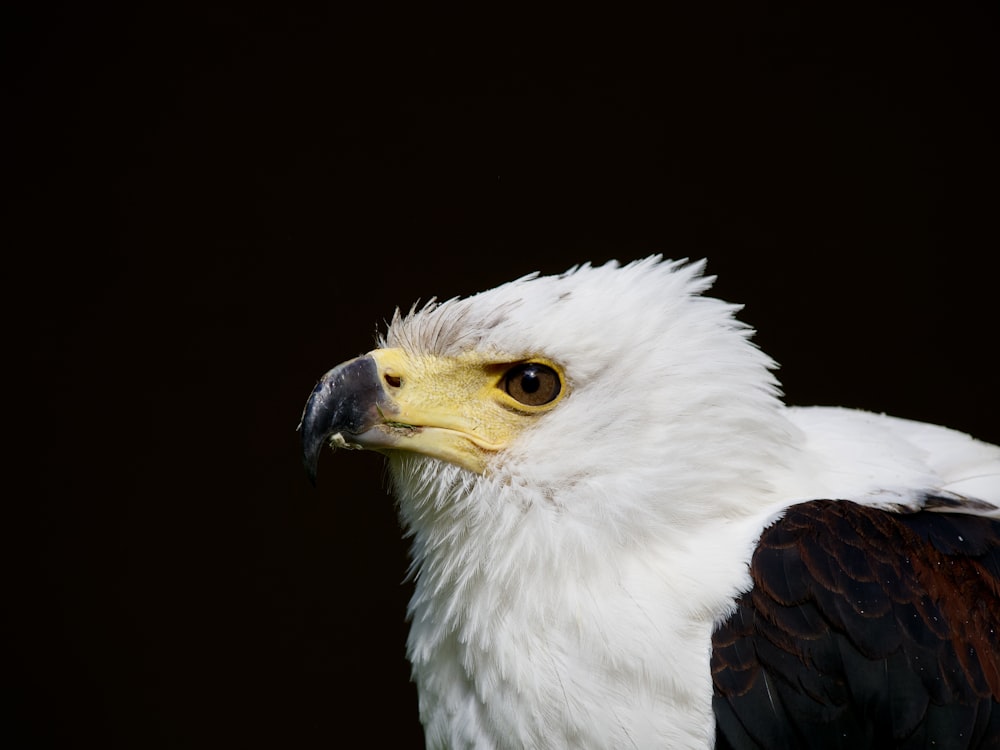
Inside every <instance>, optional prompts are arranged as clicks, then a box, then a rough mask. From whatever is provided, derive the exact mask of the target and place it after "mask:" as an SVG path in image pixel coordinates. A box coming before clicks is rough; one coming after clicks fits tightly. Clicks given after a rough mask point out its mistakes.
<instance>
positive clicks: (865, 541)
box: [712, 500, 1000, 750]
mask: <svg viewBox="0 0 1000 750" xmlns="http://www.w3.org/2000/svg"><path fill="white" fill-rule="evenodd" d="M751 575H752V578H753V582H754V586H753V588H752V589H751V591H749V592H747V593H746V594H744V595H743V596H742V597H740V599H739V601H738V602H737V610H736V612H735V613H734V614H733V616H732V617H730V618H729V620H728V621H726V622H725V623H722V624H721V625H720V627H719V628H718V629H717V631H716V633H715V634H714V636H713V644H712V645H713V654H712V673H713V679H714V684H715V709H716V716H717V722H718V740H717V747H718V748H729V747H732V748H738V747H755V748H759V747H764V748H774V747H783V748H784V747H787V748H794V747H810V748H824V747H842V748H850V749H851V750H859V749H860V748H864V747H879V748H885V747H907V748H908V747H913V748H916V747H920V748H923V747H927V746H931V745H932V744H933V743H937V745H936V746H938V747H954V748H977V747H994V748H995V747H1000V635H998V634H1000V522H998V521H996V520H991V519H987V518H982V517H977V516H968V515H958V514H945V513H932V512H920V513H912V514H896V513H889V512H886V511H881V510H876V509H873V508H867V507H865V506H861V505H857V504H855V503H850V502H846V501H825V500H823V501H814V502H809V503H803V504H801V505H797V506H793V507H792V508H790V509H789V510H788V512H787V513H786V514H785V516H784V517H783V518H782V519H781V520H780V521H778V522H777V523H775V524H774V525H772V526H771V527H769V528H768V529H766V530H765V531H764V533H763V534H762V535H761V539H760V543H759V545H758V548H757V550H756V552H755V554H754V556H753V560H752V562H751ZM990 743H992V744H990Z"/></svg>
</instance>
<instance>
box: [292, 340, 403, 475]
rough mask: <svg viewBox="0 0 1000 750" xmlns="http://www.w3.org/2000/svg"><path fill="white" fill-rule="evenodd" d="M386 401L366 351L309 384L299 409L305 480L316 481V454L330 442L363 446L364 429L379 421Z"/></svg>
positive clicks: (381, 419) (348, 446)
mask: <svg viewBox="0 0 1000 750" xmlns="http://www.w3.org/2000/svg"><path fill="white" fill-rule="evenodd" d="M395 410H396V409H395V408H394V407H393V406H392V405H391V404H390V403H389V402H388V400H387V398H386V394H385V391H384V390H383V388H382V382H381V378H380V375H379V368H378V365H377V363H376V362H375V360H374V359H373V358H372V357H371V356H370V355H365V356H363V357H358V358H357V359H352V360H349V361H347V362H344V363H343V364H340V365H337V367H334V368H333V369H332V370H330V371H329V372H328V373H326V375H324V376H323V377H322V378H320V381H319V382H318V383H317V384H316V387H315V388H313V391H312V394H310V396H309V400H308V401H306V406H305V409H303V411H302V420H301V421H300V422H299V427H298V430H299V432H300V433H301V435H302V463H303V465H304V467H305V470H306V474H307V475H308V476H309V481H310V482H312V483H313V485H315V484H316V472H317V467H318V465H319V455H320V453H321V452H322V451H323V446H324V445H326V444H327V443H328V442H333V443H334V444H335V445H337V446H338V447H342V448H361V447H365V445H364V442H365V441H364V438H363V437H361V436H362V435H364V433H366V432H368V431H369V430H371V428H372V427H374V426H375V425H376V424H378V423H380V422H381V421H383V415H384V414H385V412H386V411H388V412H393V411H395Z"/></svg>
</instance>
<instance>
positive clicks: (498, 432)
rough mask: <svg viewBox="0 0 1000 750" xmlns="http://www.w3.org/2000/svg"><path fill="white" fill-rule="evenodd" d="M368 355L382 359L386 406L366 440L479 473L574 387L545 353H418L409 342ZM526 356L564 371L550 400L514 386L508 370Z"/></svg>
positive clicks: (377, 446) (382, 447)
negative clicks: (513, 390)
mask: <svg viewBox="0 0 1000 750" xmlns="http://www.w3.org/2000/svg"><path fill="white" fill-rule="evenodd" d="M368 356H370V357H371V358H372V359H374V360H375V362H376V364H377V367H378V372H379V376H380V378H381V381H382V388H383V390H384V392H385V394H386V400H385V403H384V404H383V405H381V408H380V410H379V416H380V417H381V419H382V420H383V421H382V422H381V424H377V425H374V426H373V428H372V430H370V431H369V432H368V433H366V434H365V436H364V439H363V440H360V441H359V442H360V443H361V444H362V445H363V446H364V447H366V448H373V449H375V450H385V449H393V450H409V451H414V452H416V453H422V454H424V455H427V456H433V457H434V458H438V459H441V460H442V461H449V462H451V463H454V464H458V465H459V466H462V467H464V468H466V469H468V470H469V471H473V472H476V473H477V474H482V473H484V472H485V471H486V467H487V465H488V463H489V461H490V459H491V458H492V457H493V456H494V455H495V454H497V453H498V452H500V451H502V450H503V449H504V448H505V447H506V446H507V445H509V444H510V442H511V441H512V440H513V439H514V438H515V437H516V436H517V435H518V434H519V433H520V432H521V431H522V430H523V429H525V428H526V427H528V426H530V425H531V424H533V423H534V421H535V419H537V418H538V416H540V415H541V414H543V413H545V412H547V411H549V410H550V409H552V408H554V407H555V406H556V404H558V403H559V402H560V401H561V400H562V399H563V398H565V397H566V395H567V393H568V390H569V389H568V387H567V384H566V379H565V375H564V373H563V372H562V370H561V368H560V367H559V366H558V365H556V364H555V363H553V362H550V361H548V360H546V359H544V358H530V359H528V360H518V361H514V362H511V361H497V360H494V359H487V358H484V357H483V356H482V355H481V354H477V353H474V352H469V353H466V354H462V355H460V356H457V357H437V356H431V355H421V356H411V355H409V354H407V353H406V352H404V351H403V350H402V349H376V350H375V351H373V352H371V353H370V354H369V355H368ZM524 361H527V362H532V363H538V364H539V365H542V366H544V367H546V368H551V370H552V371H554V372H555V373H556V374H557V375H558V379H559V384H558V387H559V393H558V394H557V395H556V396H555V397H554V398H553V399H552V400H551V401H548V402H547V403H544V404H540V405H537V406H535V405H531V404H525V403H522V402H521V401H519V400H518V399H517V398H515V397H514V396H512V395H510V394H509V393H508V392H507V388H506V383H507V375H508V372H510V371H511V368H512V367H516V366H517V365H519V364H521V363H522V362H524ZM372 433H377V434H372Z"/></svg>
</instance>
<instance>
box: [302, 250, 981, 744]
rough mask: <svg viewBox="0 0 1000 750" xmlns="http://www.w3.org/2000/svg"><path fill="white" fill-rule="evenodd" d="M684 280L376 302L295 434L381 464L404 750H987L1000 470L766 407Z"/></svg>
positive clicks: (751, 350)
mask: <svg viewBox="0 0 1000 750" xmlns="http://www.w3.org/2000/svg"><path fill="white" fill-rule="evenodd" d="M714 280H715V277H714V276H709V275H707V274H706V273H705V263H704V261H690V260H687V259H682V260H670V259H665V258H663V257H662V256H659V255H657V256H650V257H646V258H642V259H639V260H634V261H631V262H627V263H619V262H616V261H610V262H607V263H604V264H596V265H593V264H589V263H587V264H581V265H577V266H574V267H572V268H570V269H569V270H567V271H566V272H564V273H561V274H555V275H539V274H531V275H528V276H524V277H522V278H518V279H516V280H513V281H510V282H508V283H506V284H503V285H501V286H498V287H496V288H494V289H490V290H488V291H483V292H480V293H477V294H473V295H471V296H466V297H455V298H453V299H448V300H446V301H441V302H438V301H436V300H434V299H432V300H430V301H429V302H427V303H425V304H418V305H414V306H413V307H411V308H410V309H409V311H408V312H406V313H403V312H401V311H400V310H399V309H398V308H397V309H396V312H395V314H394V315H393V316H392V318H391V321H389V323H388V325H387V326H386V327H385V331H384V333H380V334H378V335H377V340H376V342H375V343H376V348H375V349H374V350H372V351H371V352H369V353H367V354H364V355H363V356H358V357H356V358H354V359H350V360H349V361H346V362H344V363H343V364H340V365H337V366H336V367H334V368H333V369H331V370H330V371H329V372H327V373H326V374H325V375H323V376H322V378H321V379H320V380H319V382H318V384H317V385H316V386H315V388H314V390H313V391H312V393H311V395H310V396H309V397H308V401H307V403H306V406H305V409H304V411H303V413H302V417H301V421H300V424H299V431H300V433H301V440H302V451H303V461H304V464H305V467H306V470H307V472H308V474H309V476H310V478H311V479H312V480H313V482H314V483H315V478H316V476H315V475H316V471H317V462H318V458H319V456H320V454H321V452H322V451H323V449H324V448H325V447H326V446H332V447H333V448H335V449H336V448H340V449H365V450H373V451H377V452H379V453H382V454H384V455H385V457H386V461H387V465H388V472H387V475H388V477H389V479H388V482H389V491H390V492H391V494H392V495H393V496H394V497H395V500H396V503H397V507H398V513H399V517H400V522H401V527H402V529H403V531H404V532H405V534H407V535H408V536H409V539H410V542H411V544H412V547H411V560H412V565H411V570H410V571H409V573H410V575H412V577H413V580H414V583H413V595H412V599H411V601H410V604H409V607H408V611H407V617H408V619H409V621H410V628H409V635H408V638H407V644H406V649H407V657H408V659H409V661H410V663H411V666H412V679H413V680H414V682H415V684H416V687H417V693H418V703H419V707H418V710H419V716H420V720H421V723H422V724H423V728H424V733H425V739H426V744H427V747H428V748H477V749H478V748H490V749H497V750H499V749H501V748H503V749H508V748H510V749H513V748H672V749H675V750H676V749H686V748H691V749H694V748H699V749H705V748H716V750H723V749H728V748H764V749H766V750H775V749H778V748H782V749H783V748H810V749H813V748H848V749H849V750H860V749H861V748H880V749H881V748H931V747H933V748H998V747H1000V448H998V447H997V446H995V445H991V444H988V443H986V442H982V441H979V440H977V439H975V438H973V437H971V436H969V435H967V434H965V433H962V432H958V431H955V430H952V429H948V428H945V427H941V426H936V425H931V424H926V423H922V422H916V421H910V420H906V419H901V418H896V417H892V416H887V415H885V414H878V413H872V412H867V411H861V410H854V409H849V408H840V407H819V406H814V407H796V406H790V405H787V404H785V403H784V401H783V397H782V393H781V390H780V384H779V382H778V380H777V379H776V377H775V374H774V371H775V368H776V365H775V363H774V361H772V359H770V358H769V357H768V356H767V355H766V354H765V353H764V352H763V351H762V350H761V349H760V348H759V347H758V346H757V345H756V344H754V343H753V341H752V337H753V330H752V329H751V328H750V327H749V326H748V325H746V324H744V323H742V322H740V320H739V319H738V317H737V316H738V313H739V311H740V309H741V308H740V307H739V306H738V305H734V304H731V303H729V302H726V301H723V300H721V299H719V298H717V297H713V296H711V295H709V294H706V292H707V291H708V290H709V289H710V287H711V286H712V284H713V282H714Z"/></svg>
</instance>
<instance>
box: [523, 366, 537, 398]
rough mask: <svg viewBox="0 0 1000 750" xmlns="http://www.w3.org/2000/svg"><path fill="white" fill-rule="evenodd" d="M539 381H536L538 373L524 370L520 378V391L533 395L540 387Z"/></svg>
mask: <svg viewBox="0 0 1000 750" xmlns="http://www.w3.org/2000/svg"><path fill="white" fill-rule="evenodd" d="M541 385H542V384H541V381H539V379H538V373H537V372H535V371H534V370H525V371H524V375H522V376H521V390H522V391H524V392H525V393H534V392H535V391H537V390H538V389H539V388H540V387H541Z"/></svg>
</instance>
